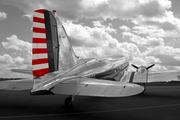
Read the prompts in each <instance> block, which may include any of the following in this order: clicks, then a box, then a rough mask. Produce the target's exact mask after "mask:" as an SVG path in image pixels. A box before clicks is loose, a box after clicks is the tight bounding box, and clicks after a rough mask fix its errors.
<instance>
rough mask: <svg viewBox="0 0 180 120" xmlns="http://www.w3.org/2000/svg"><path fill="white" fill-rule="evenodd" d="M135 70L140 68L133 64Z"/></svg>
mask: <svg viewBox="0 0 180 120" xmlns="http://www.w3.org/2000/svg"><path fill="white" fill-rule="evenodd" d="M131 65H132V66H133V67H134V68H136V69H138V68H139V67H138V66H136V65H133V64H131Z"/></svg>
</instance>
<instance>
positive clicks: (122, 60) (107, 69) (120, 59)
mask: <svg viewBox="0 0 180 120" xmlns="http://www.w3.org/2000/svg"><path fill="white" fill-rule="evenodd" d="M128 66H129V61H128V60H127V59H126V57H125V56H122V55H121V56H110V57H103V58H94V59H93V58H92V59H88V60H84V62H82V60H81V62H80V63H78V64H77V65H75V66H74V67H72V68H71V69H68V70H66V71H63V72H61V73H58V72H55V74H51V73H50V74H48V75H46V76H44V77H42V78H41V79H43V82H40V83H39V84H36V85H35V86H34V89H33V90H41V89H51V88H52V87H54V86H55V85H57V84H59V83H63V82H66V83H68V82H72V81H73V79H76V78H79V77H83V78H94V79H100V80H110V81H120V80H121V78H122V77H123V76H124V72H125V71H126V70H127V69H128ZM75 82H77V80H76V81H75ZM78 82H81V81H78Z"/></svg>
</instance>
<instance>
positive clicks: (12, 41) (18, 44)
mask: <svg viewBox="0 0 180 120" xmlns="http://www.w3.org/2000/svg"><path fill="white" fill-rule="evenodd" d="M2 45H3V47H5V48H6V49H14V50H18V51H23V52H28V53H31V49H32V44H31V43H29V42H25V41H23V40H20V39H19V38H18V37H17V36H16V35H12V36H10V37H7V42H2Z"/></svg>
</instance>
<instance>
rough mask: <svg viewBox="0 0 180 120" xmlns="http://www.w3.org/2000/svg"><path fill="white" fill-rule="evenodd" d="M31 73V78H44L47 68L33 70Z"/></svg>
mask: <svg viewBox="0 0 180 120" xmlns="http://www.w3.org/2000/svg"><path fill="white" fill-rule="evenodd" d="M32 73H33V76H36V77H41V76H44V75H45V74H47V73H49V68H44V69H40V70H33V71H32Z"/></svg>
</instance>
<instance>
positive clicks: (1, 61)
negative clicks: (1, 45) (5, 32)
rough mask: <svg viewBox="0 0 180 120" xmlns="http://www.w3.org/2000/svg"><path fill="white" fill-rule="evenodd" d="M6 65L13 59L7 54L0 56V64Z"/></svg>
mask: <svg viewBox="0 0 180 120" xmlns="http://www.w3.org/2000/svg"><path fill="white" fill-rule="evenodd" d="M6 63H13V58H12V57H11V56H10V55H8V54H4V55H0V64H6Z"/></svg>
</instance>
